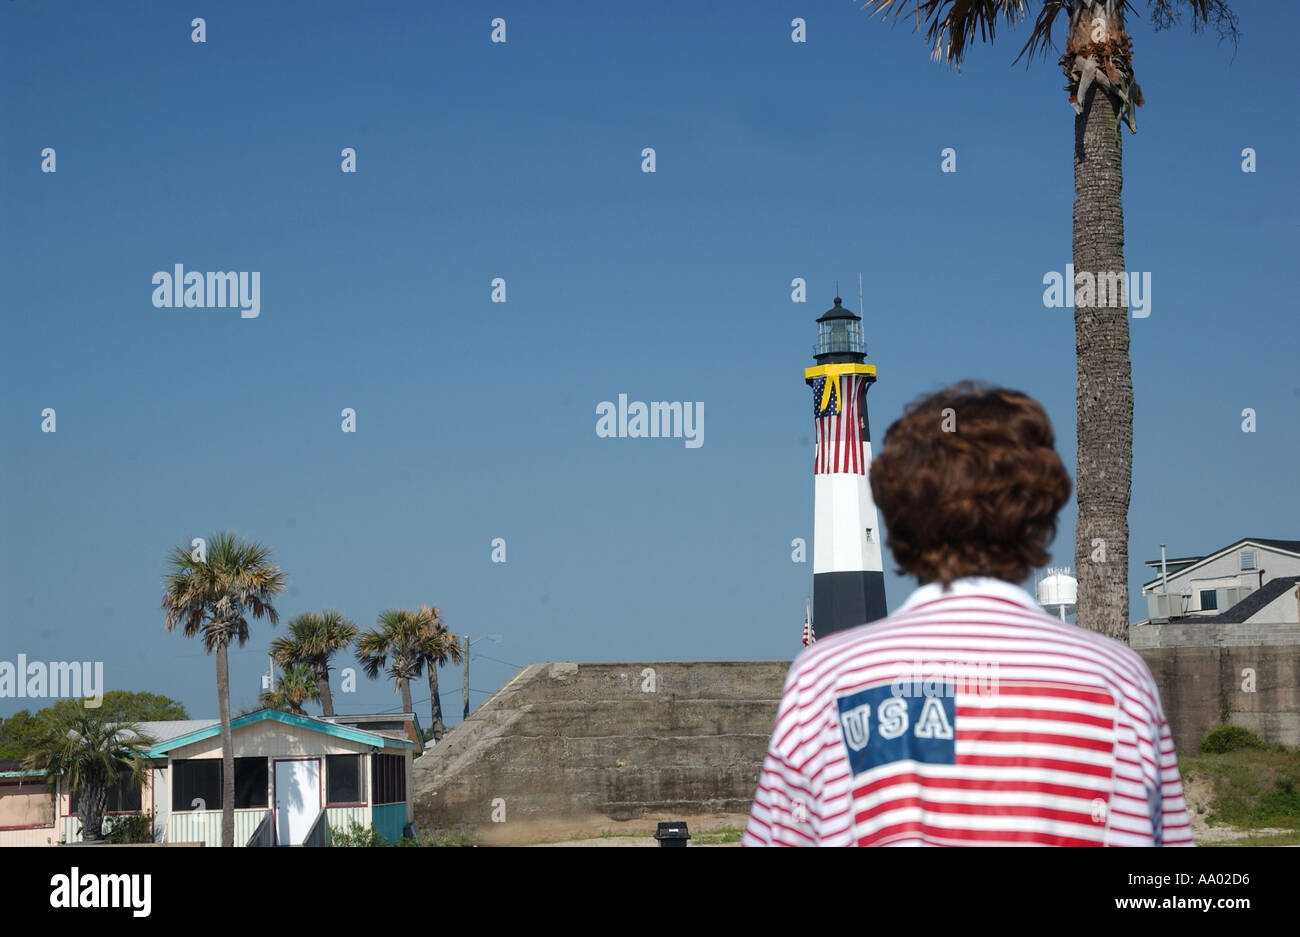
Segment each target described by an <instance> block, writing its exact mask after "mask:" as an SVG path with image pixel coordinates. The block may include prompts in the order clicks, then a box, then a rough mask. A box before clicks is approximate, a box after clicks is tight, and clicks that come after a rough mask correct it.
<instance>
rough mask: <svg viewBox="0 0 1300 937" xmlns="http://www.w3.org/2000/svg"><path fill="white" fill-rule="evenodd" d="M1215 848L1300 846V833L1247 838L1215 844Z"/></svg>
mask: <svg viewBox="0 0 1300 937" xmlns="http://www.w3.org/2000/svg"><path fill="white" fill-rule="evenodd" d="M1214 845H1215V846H1300V833H1279V834H1277V835H1275V836H1247V837H1244V838H1243V839H1233V840H1228V841H1227V842H1224V843H1215V844H1214Z"/></svg>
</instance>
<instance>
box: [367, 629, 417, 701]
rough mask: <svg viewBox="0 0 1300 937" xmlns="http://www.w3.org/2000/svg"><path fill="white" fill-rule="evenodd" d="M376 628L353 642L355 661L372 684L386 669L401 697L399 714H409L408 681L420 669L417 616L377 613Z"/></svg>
mask: <svg viewBox="0 0 1300 937" xmlns="http://www.w3.org/2000/svg"><path fill="white" fill-rule="evenodd" d="M377 625H378V626H377V627H375V628H372V629H370V630H369V631H363V632H361V635H360V636H359V637H358V638H357V661H358V662H359V663H360V664H361V668H362V669H363V670H364V671H365V672H366V676H367V677H369V678H370V679H372V680H373V679H374V678H375V677H377V676H379V671H380V670H382V669H384V668H385V667H386V668H387V672H388V675H389V676H390V677H392V678H393V679H394V680H395V681H397V691H398V692H399V693H401V694H402V712H408V713H409V712H412V711H413V710H412V708H411V681H412V680H413V679H414V678H416V677H418V676H420V671H421V670H422V669H423V667H424V657H423V650H422V642H423V641H424V633H423V629H422V627H421V622H420V619H419V616H417V615H416V614H415V613H414V612H409V611H407V610H406V609H392V610H389V611H386V612H382V613H380V615H379V621H378V622H377Z"/></svg>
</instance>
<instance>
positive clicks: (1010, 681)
mask: <svg viewBox="0 0 1300 937" xmlns="http://www.w3.org/2000/svg"><path fill="white" fill-rule="evenodd" d="M1162 843H1163V844H1164V845H1191V844H1192V840H1191V828H1190V824H1189V820H1188V816H1187V808H1186V804H1185V802H1184V798H1183V790H1182V781H1181V778H1180V776H1179V773H1178V766H1177V762H1176V759H1175V756H1174V749H1173V741H1172V736H1171V734H1170V732H1169V727H1168V724H1167V723H1166V721H1165V718H1164V715H1163V712H1162V711H1161V707H1160V701H1159V696H1158V694H1157V691H1156V688H1155V684H1154V681H1153V680H1152V678H1151V674H1150V671H1149V669H1148V668H1147V666H1146V664H1145V662H1143V661H1142V659H1141V657H1140V656H1139V655H1138V654H1136V653H1135V652H1134V651H1132V650H1131V649H1129V648H1128V647H1125V646H1124V645H1121V644H1119V643H1118V642H1115V641H1111V640H1109V639H1108V638H1103V637H1101V636H1100V635H1097V634H1094V633H1091V632H1087V631H1083V630H1081V629H1079V628H1077V627H1075V626H1073V625H1069V624H1066V623H1063V622H1061V621H1059V620H1057V619H1055V618H1052V617H1051V616H1050V615H1047V614H1046V613H1044V612H1043V611H1042V610H1041V609H1040V608H1038V606H1037V605H1036V604H1035V603H1034V602H1033V600H1032V599H1031V598H1030V597H1029V595H1028V593H1026V592H1024V591H1023V590H1022V589H1019V588H1018V587H1016V586H1013V585H1011V584H1010V583H1006V582H1001V581H998V580H990V579H968V580H959V581H957V582H956V583H954V584H953V586H952V588H951V589H950V591H948V592H942V591H940V589H939V587H938V586H926V587H924V588H922V589H920V590H918V591H917V592H916V593H915V594H913V596H912V597H911V598H909V599H908V601H907V602H906V603H905V604H904V606H903V607H902V608H900V609H899V610H898V611H897V612H896V613H895V614H894V615H892V616H890V617H889V618H886V619H884V620H883V621H881V622H877V623H876V624H873V625H870V626H863V627H860V628H855V629H852V630H850V631H845V632H839V633H837V634H835V635H832V636H831V637H829V638H826V639H824V640H822V641H821V642H819V643H817V644H816V645H813V646H812V647H811V648H809V649H808V650H806V651H804V652H803V653H801V654H800V655H799V657H798V658H797V659H796V661H795V663H794V666H793V667H792V668H791V671H790V675H789V677H788V678H787V680H786V687H785V691H784V694H783V698H782V702H781V706H780V709H779V711H778V715H777V725H776V730H775V732H774V733H773V736H772V740H771V743H770V745H769V748H768V752H767V756H766V759H765V761H764V765H763V770H762V774H761V776H760V780H759V784H758V791H757V793H756V795H755V798H754V807H753V811H752V813H751V815H750V821H749V825H748V828H747V830H746V832H745V837H744V844H745V845H749V846H758V845H791V846H795V845H842V846H847V845H858V846H875V845H880V846H884V845H936V846H937V845H1070V846H1085V845H1096V846H1101V845H1160V844H1162Z"/></svg>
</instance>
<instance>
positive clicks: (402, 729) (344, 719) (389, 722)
mask: <svg viewBox="0 0 1300 937" xmlns="http://www.w3.org/2000/svg"><path fill="white" fill-rule="evenodd" d="M320 718H321V719H323V720H324V721H326V722H334V723H339V724H342V725H346V726H354V727H356V728H358V729H364V730H365V731H367V732H374V733H376V734H378V735H386V736H389V737H390V738H395V739H407V740H409V741H412V742H415V743H417V744H418V745H419V746H420V747H419V748H417V749H416V751H417V752H419V751H422V750H423V741H422V739H423V732H422V730H421V729H420V718H419V716H417V715H416V714H415V713H406V712H401V713H356V714H352V715H346V714H340V713H335V714H334V715H333V716H321V717H320Z"/></svg>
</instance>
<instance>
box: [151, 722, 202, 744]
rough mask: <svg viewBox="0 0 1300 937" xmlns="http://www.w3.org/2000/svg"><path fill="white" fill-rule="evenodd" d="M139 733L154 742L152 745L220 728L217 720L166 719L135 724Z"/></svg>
mask: <svg viewBox="0 0 1300 937" xmlns="http://www.w3.org/2000/svg"><path fill="white" fill-rule="evenodd" d="M136 725H137V726H139V727H140V733H141V734H142V735H145V736H147V737H149V738H151V739H153V740H154V743H155V744H156V743H158V742H167V741H170V740H172V739H175V738H180V737H181V736H182V735H189V734H190V733H191V732H197V731H199V730H200V729H206V728H208V727H210V726H218V727H219V726H220V725H221V720H219V719H168V720H165V721H162V722H137V723H136Z"/></svg>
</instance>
